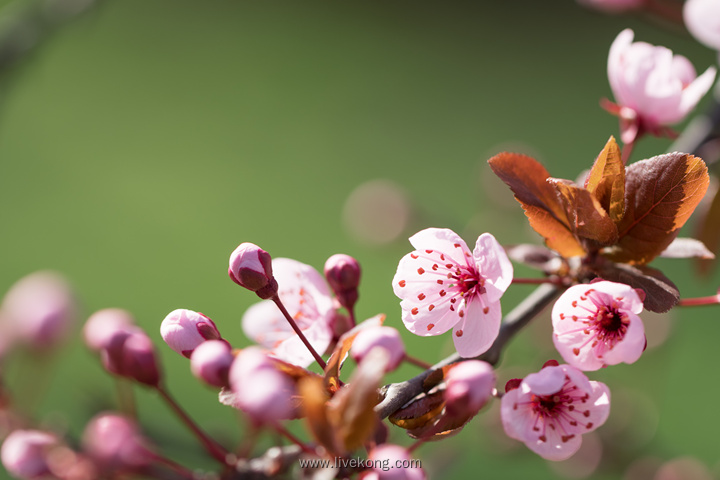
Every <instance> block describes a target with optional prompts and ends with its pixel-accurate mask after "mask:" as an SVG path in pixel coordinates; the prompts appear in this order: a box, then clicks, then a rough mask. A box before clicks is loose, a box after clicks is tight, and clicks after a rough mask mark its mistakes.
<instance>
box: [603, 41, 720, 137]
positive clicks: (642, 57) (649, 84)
mask: <svg viewBox="0 0 720 480" xmlns="http://www.w3.org/2000/svg"><path fill="white" fill-rule="evenodd" d="M633 36H634V33H633V31H632V30H630V29H626V30H623V31H622V32H620V34H619V35H618V36H617V38H616V39H615V41H614V42H613V44H612V46H611V47H610V54H609V55H608V66H607V69H608V79H609V81H610V87H611V88H612V91H613V95H614V96H615V100H616V101H617V103H618V105H615V106H614V107H612V109H614V110H612V109H611V110H612V111H613V112H614V113H616V114H618V115H620V117H621V118H620V120H621V128H622V132H621V138H622V140H623V142H624V143H631V142H633V141H635V139H636V138H638V137H639V136H640V135H642V134H643V133H651V134H653V135H660V134H662V133H663V132H664V131H665V130H667V129H666V128H665V127H666V126H667V125H672V124H674V123H678V122H680V121H682V120H683V119H684V118H685V117H686V116H687V115H688V113H690V111H691V110H692V109H693V108H695V105H697V103H698V102H699V101H700V99H701V98H702V97H703V95H705V94H706V93H707V91H708V90H709V89H710V87H712V84H713V81H714V80H715V73H716V70H715V68H713V67H710V68H708V69H707V70H706V71H705V73H703V74H702V75H701V76H699V77H697V78H696V74H695V69H694V68H693V66H692V64H691V63H690V61H689V60H688V59H687V58H685V57H683V56H682V55H673V53H672V52H671V51H670V50H668V49H667V48H665V47H656V46H653V45H650V44H648V43H645V42H633ZM664 128H665V130H663V129H664Z"/></svg>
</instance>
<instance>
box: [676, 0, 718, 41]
mask: <svg viewBox="0 0 720 480" xmlns="http://www.w3.org/2000/svg"><path fill="white" fill-rule="evenodd" d="M683 19H684V20H685V26H686V27H687V29H688V30H689V31H690V33H691V34H692V35H693V37H695V38H696V39H697V40H698V41H699V42H700V43H703V44H705V45H707V46H708V47H710V48H713V49H715V50H720V2H718V1H717V0H687V1H686V2H685V4H684V5H683Z"/></svg>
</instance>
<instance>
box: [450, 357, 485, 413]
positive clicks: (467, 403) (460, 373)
mask: <svg viewBox="0 0 720 480" xmlns="http://www.w3.org/2000/svg"><path fill="white" fill-rule="evenodd" d="M495 380H496V378H495V372H494V371H493V369H492V367H491V366H490V364H489V363H487V362H483V361H481V360H468V361H465V362H461V363H458V364H457V365H455V366H454V367H453V368H451V369H450V371H449V372H448V373H447V375H446V376H445V384H446V388H445V394H444V397H445V408H446V411H447V413H448V414H449V415H453V416H460V415H475V414H476V413H477V412H478V410H480V409H481V408H482V407H483V406H484V405H485V404H486V403H487V402H488V400H490V397H492V392H493V388H494V387H495Z"/></svg>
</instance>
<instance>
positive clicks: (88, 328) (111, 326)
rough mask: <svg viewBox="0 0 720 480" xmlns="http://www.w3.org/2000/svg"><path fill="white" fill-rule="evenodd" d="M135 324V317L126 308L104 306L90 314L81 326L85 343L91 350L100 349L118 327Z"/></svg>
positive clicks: (105, 344)
mask: <svg viewBox="0 0 720 480" xmlns="http://www.w3.org/2000/svg"><path fill="white" fill-rule="evenodd" d="M134 324H135V319H134V318H133V316H132V315H131V314H130V312H128V311H127V310H122V309H120V308H106V309H103V310H98V311H97V312H95V313H93V314H92V315H90V318H88V319H87V322H85V326H84V327H83V338H84V339H85V344H86V345H87V346H88V347H90V349H92V350H101V349H103V348H104V347H105V346H107V344H108V342H109V341H110V339H111V338H112V336H113V335H114V334H115V332H116V331H117V330H118V329H122V328H124V327H129V326H132V325H134Z"/></svg>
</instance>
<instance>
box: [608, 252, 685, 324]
mask: <svg viewBox="0 0 720 480" xmlns="http://www.w3.org/2000/svg"><path fill="white" fill-rule="evenodd" d="M597 273H598V275H600V276H601V277H602V278H604V279H605V280H610V281H612V282H618V283H624V284H626V285H630V286H631V287H633V288H640V289H642V290H643V291H644V292H645V299H644V300H643V305H644V306H645V308H646V309H647V310H650V311H651V312H656V313H664V312H667V311H668V310H670V309H671V308H672V307H674V306H675V304H677V302H678V299H679V298H680V291H679V290H678V288H677V287H676V286H675V284H674V283H673V282H672V281H671V280H670V279H669V278H667V277H666V276H665V275H664V274H663V273H662V272H661V271H660V270H658V269H655V268H652V267H648V266H646V265H638V266H632V265H628V264H624V263H611V262H607V263H606V264H605V265H604V266H603V268H602V269H601V270H599V271H598V272H597Z"/></svg>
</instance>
